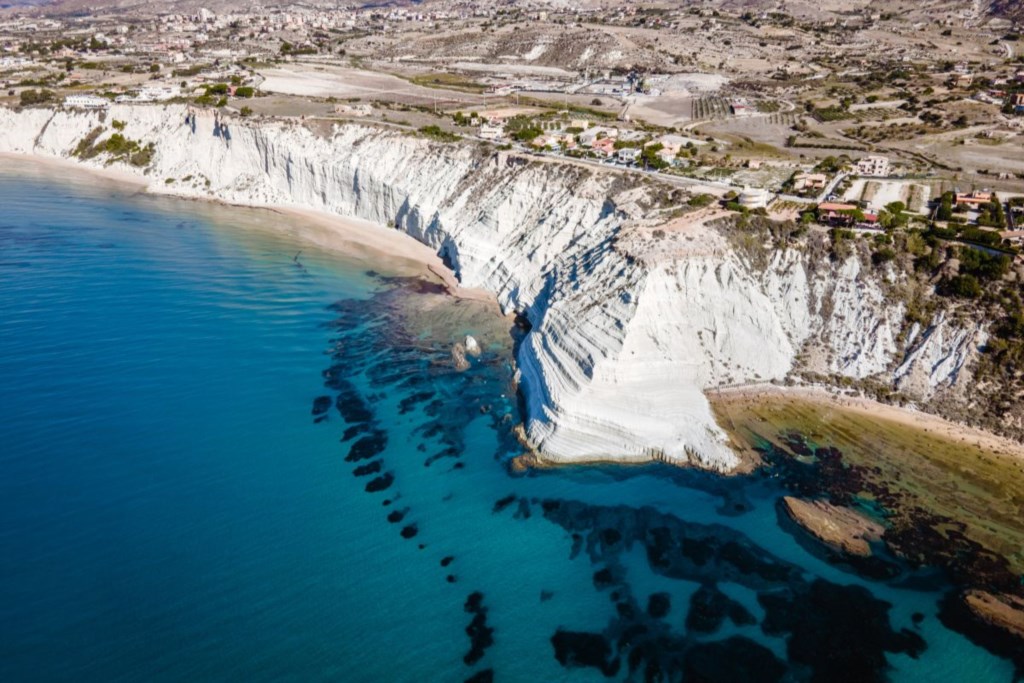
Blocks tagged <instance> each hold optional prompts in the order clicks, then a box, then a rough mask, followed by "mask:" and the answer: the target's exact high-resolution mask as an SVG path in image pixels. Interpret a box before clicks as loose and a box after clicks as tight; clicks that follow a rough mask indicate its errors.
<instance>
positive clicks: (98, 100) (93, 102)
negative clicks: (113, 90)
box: [64, 95, 110, 109]
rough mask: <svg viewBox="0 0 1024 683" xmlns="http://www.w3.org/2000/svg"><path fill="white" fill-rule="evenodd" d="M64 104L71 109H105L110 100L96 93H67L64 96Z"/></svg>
mask: <svg viewBox="0 0 1024 683" xmlns="http://www.w3.org/2000/svg"><path fill="white" fill-rule="evenodd" d="M64 106H65V107H71V108H73V109H106V108H107V107H109V106H110V100H107V99H104V98H102V97H99V96H98V95H68V96H67V97H65V98H64Z"/></svg>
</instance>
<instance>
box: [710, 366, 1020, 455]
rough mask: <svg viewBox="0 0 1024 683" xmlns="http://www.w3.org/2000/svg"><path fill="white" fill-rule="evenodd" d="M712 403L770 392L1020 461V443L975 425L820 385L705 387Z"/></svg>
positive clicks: (751, 397)
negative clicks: (845, 393)
mask: <svg viewBox="0 0 1024 683" xmlns="http://www.w3.org/2000/svg"><path fill="white" fill-rule="evenodd" d="M706 393H707V395H708V398H709V399H711V401H712V404H714V403H715V402H716V401H715V400H714V399H716V398H718V399H721V400H723V401H743V400H755V399H757V400H760V399H764V398H766V397H771V396H773V395H775V396H779V397H788V398H796V399H801V400H804V401H808V402H811V403H815V404H817V405H819V406H820V407H822V408H826V409H827V408H839V409H843V410H846V411H849V412H851V413H856V414H858V415H862V416H866V417H870V418H872V419H876V420H885V421H887V422H890V423H894V424H897V425H901V426H904V427H908V428H911V429H917V430H920V431H923V432H925V433H928V434H932V435H934V436H937V437H939V438H941V439H945V440H947V441H952V442H958V443H962V444H965V445H970V446H974V447H976V448H979V449H983V450H986V451H989V452H991V453H992V454H993V455H996V456H1002V457H1008V458H1013V459H1017V460H1024V444H1021V443H1018V442H1016V441H1013V440H1012V439H1008V438H1006V437H1002V436H999V435H998V434H993V433H991V432H987V431H985V430H982V429H979V428H977V427H971V426H969V425H965V424H960V423H958V422H952V421H950V420H947V419H946V418H943V417H940V416H938V415H933V414H932V413H925V412H922V411H919V410H914V409H912V408H903V407H900V406H894V405H889V404H887V403H881V402H879V401H874V400H872V399H869V398H864V397H862V396H849V395H844V394H840V393H838V392H836V391H832V390H829V389H828V388H826V387H822V386H794V387H784V386H777V385H774V384H765V383H761V384H749V385H743V386H733V387H723V388H720V389H709V390H707V392H706Z"/></svg>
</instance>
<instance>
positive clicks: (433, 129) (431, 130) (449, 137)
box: [417, 125, 460, 142]
mask: <svg viewBox="0 0 1024 683" xmlns="http://www.w3.org/2000/svg"><path fill="white" fill-rule="evenodd" d="M417 132H418V133H419V134H420V135H424V136H426V137H428V138H430V139H431V140H437V141H438V142H455V141H457V140H459V139H460V138H459V136H458V135H455V134H454V133H449V132H448V131H446V130H444V129H442V128H441V127H440V126H436V125H431V126H423V127H422V128H420V129H419V130H418V131H417Z"/></svg>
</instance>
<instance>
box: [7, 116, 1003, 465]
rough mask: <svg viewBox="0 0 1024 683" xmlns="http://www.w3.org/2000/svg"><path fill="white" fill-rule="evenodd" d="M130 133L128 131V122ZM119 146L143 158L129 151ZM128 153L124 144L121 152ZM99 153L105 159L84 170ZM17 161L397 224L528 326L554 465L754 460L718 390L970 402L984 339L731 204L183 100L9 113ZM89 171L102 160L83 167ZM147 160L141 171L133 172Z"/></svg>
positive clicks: (529, 420)
mask: <svg viewBox="0 0 1024 683" xmlns="http://www.w3.org/2000/svg"><path fill="white" fill-rule="evenodd" d="M115 123H116V124H117V125H116V127H115V125H114V124H115ZM115 134H119V135H121V136H123V137H124V138H125V139H127V140H128V141H129V142H136V143H137V146H138V148H139V149H148V150H150V152H151V153H150V154H148V155H146V157H145V158H144V159H139V158H135V157H128V156H120V157H117V156H112V155H111V154H110V153H107V152H104V147H103V142H104V140H108V139H110V138H111V137H112V136H113V135H115ZM107 147H109V145H107ZM83 151H86V152H87V153H85V154H83ZM0 152H5V153H16V154H30V155H36V156H40V157H57V158H62V159H75V160H79V161H80V162H81V163H83V164H85V165H88V166H92V167H97V168H101V167H109V168H114V169H118V170H121V171H125V172H128V173H131V174H134V175H136V176H138V177H139V178H140V180H142V181H143V182H145V183H146V186H147V190H148V191H150V192H154V193H165V194H173V195H177V196H183V197H193V198H207V199H213V200H219V201H223V202H228V203H233V204H241V205H254V206H266V205H277V206H290V207H296V208H302V209H311V210H316V211H320V212H325V213H327V214H333V215H338V216H346V217H356V218H361V219H365V220H368V221H372V222H374V223H377V224H379V225H383V226H389V227H393V228H394V229H397V230H400V231H402V232H404V233H407V234H408V235H410V236H412V237H413V238H415V239H416V240H418V241H420V242H422V243H423V244H426V245H427V246H429V247H430V248H431V249H433V250H435V251H436V253H437V254H438V255H440V257H441V258H442V259H443V260H444V262H445V263H446V264H447V265H448V266H449V267H450V268H451V269H452V270H453V271H454V273H455V275H456V276H457V277H458V279H459V281H460V283H461V284H462V285H463V286H465V287H472V288H480V289H485V290H487V291H489V292H491V293H493V295H494V296H495V297H496V298H497V301H498V303H499V304H500V306H501V308H502V310H503V311H505V312H506V313H509V314H511V313H513V312H514V313H518V314H520V315H521V316H522V317H523V318H524V319H526V320H528V321H529V324H530V327H531V329H530V332H529V333H528V334H527V335H526V336H525V339H524V340H523V341H522V343H521V344H520V345H519V347H518V351H517V357H516V361H517V365H518V373H519V380H520V387H521V390H522V392H523V396H524V407H525V415H524V422H525V433H526V436H527V438H528V440H529V442H530V443H531V444H532V445H533V446H534V447H535V448H536V449H537V451H538V452H539V453H540V454H541V457H542V458H543V459H544V460H547V461H550V462H557V463H573V462H587V461H626V462H641V461H650V460H663V461H666V462H670V463H676V464H692V465H695V466H698V467H701V468H706V469H712V470H717V471H722V472H728V471H732V470H735V469H736V468H738V467H740V466H741V464H742V463H741V458H740V457H738V456H737V454H736V452H735V451H734V450H733V449H732V448H730V445H729V440H728V437H727V435H726V433H725V432H724V431H723V430H722V429H721V428H720V427H719V425H718V424H717V423H716V421H715V417H714V414H713V412H712V410H711V407H710V405H709V402H708V399H707V398H706V395H705V392H706V391H707V390H708V389H711V388H715V387H719V386H723V385H735V384H746V383H751V382H768V381H781V380H786V379H787V378H790V377H792V376H794V375H795V374H797V373H805V374H806V373H812V374H814V375H815V376H822V377H824V376H827V377H830V378H832V379H833V380H844V379H845V380H849V381H850V382H856V381H861V380H865V379H866V378H873V379H876V380H878V381H880V382H882V383H890V384H895V385H897V386H899V387H900V389H901V390H902V391H904V393H906V395H908V396H911V397H916V398H919V399H920V400H922V401H925V400H929V399H931V398H933V397H934V396H935V395H951V396H960V395H962V394H963V393H964V387H965V385H967V384H969V382H970V372H971V367H972V361H973V360H974V358H975V357H976V355H977V353H978V348H979V346H980V345H982V344H984V342H985V340H986V331H985V326H984V325H983V324H979V323H977V322H973V321H970V320H959V321H958V320H953V319H950V318H947V317H946V316H945V315H944V314H943V313H942V312H941V311H940V312H938V313H936V315H935V316H934V318H933V319H931V321H930V322H928V323H927V324H923V325H922V324H921V323H920V322H915V323H910V322H908V320H907V316H906V315H905V314H906V307H905V305H904V304H903V303H902V302H892V301H887V299H886V291H887V287H888V283H887V282H886V278H887V277H889V278H896V277H897V276H896V275H893V274H890V275H889V276H886V274H885V273H882V274H879V273H877V272H873V271H870V270H869V269H868V268H866V267H865V265H864V263H863V262H862V259H860V258H858V257H857V256H856V255H850V256H849V257H847V258H845V259H840V260H837V261H829V259H828V258H827V257H824V258H823V257H822V255H821V253H820V252H816V251H815V250H813V249H809V248H805V247H804V246H801V245H800V244H793V245H792V246H781V247H778V246H769V247H766V248H764V249H760V250H759V253H758V254H757V257H756V258H754V257H751V256H750V255H749V254H747V253H745V252H744V250H743V249H741V248H737V244H736V240H735V239H734V237H733V236H730V235H729V234H728V230H722V229H720V228H719V227H718V226H719V225H720V224H721V223H722V222H723V220H726V221H727V219H724V218H723V215H722V213H721V212H719V211H717V210H712V209H703V210H688V209H686V206H685V203H683V202H682V201H681V199H682V198H681V197H679V192H678V191H676V192H675V194H671V193H667V191H666V189H665V188H663V187H659V186H658V185H656V184H654V183H652V182H649V181H644V180H640V179H637V178H635V177H624V176H621V175H616V174H613V173H601V172H595V171H593V170H590V169H584V168H582V167H578V166H573V165H568V164H552V163H546V162H541V161H535V160H532V159H529V158H524V157H521V156H518V155H516V154H513V153H506V152H501V151H498V150H496V149H494V148H491V147H487V146H469V145H461V144H444V143H438V142H434V141H431V140H428V139H424V138H422V137H417V136H415V135H411V134H408V133H405V132H402V131H396V130H389V129H386V128H381V127H374V126H368V125H358V124H349V123H341V124H338V123H331V122H324V121H316V122H313V121H309V122H306V121H296V120H249V119H237V118H231V119H227V118H225V119H223V120H222V119H220V118H219V115H217V114H214V113H213V112H210V111H197V112H192V111H190V110H188V109H186V108H185V107H183V106H130V105H114V106H112V107H111V108H110V109H109V110H108V111H106V112H103V113H99V112H72V111H63V110H56V111H55V110H50V109H24V110H21V111H14V110H10V109H0ZM80 157H88V158H87V159H81V158H80ZM133 162H134V163H133Z"/></svg>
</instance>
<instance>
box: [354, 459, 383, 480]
mask: <svg viewBox="0 0 1024 683" xmlns="http://www.w3.org/2000/svg"><path fill="white" fill-rule="evenodd" d="M381 465H382V463H381V461H380V460H372V461H370V462H368V463H366V464H365V465H360V466H359V467H357V468H355V469H354V470H352V474H353V476H356V477H366V476H369V475H371V474H377V473H378V472H380V468H381Z"/></svg>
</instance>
